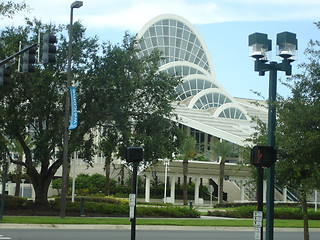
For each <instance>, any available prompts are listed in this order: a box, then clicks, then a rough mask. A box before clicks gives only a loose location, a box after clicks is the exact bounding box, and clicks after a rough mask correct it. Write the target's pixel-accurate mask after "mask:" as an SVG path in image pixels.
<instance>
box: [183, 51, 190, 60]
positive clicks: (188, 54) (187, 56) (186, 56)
mask: <svg viewBox="0 0 320 240" xmlns="http://www.w3.org/2000/svg"><path fill="white" fill-rule="evenodd" d="M189 57H190V53H189V52H186V55H185V57H184V59H185V60H186V61H189Z"/></svg>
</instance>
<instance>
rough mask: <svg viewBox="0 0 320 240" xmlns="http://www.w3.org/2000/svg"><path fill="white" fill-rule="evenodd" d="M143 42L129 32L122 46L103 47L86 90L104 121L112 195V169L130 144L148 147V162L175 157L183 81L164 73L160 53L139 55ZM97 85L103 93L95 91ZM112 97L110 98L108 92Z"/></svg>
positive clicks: (90, 106)
mask: <svg viewBox="0 0 320 240" xmlns="http://www.w3.org/2000/svg"><path fill="white" fill-rule="evenodd" d="M136 46H137V39H136V38H135V37H132V36H130V35H129V34H126V35H125V37H124V39H123V42H122V44H121V45H119V44H116V45H113V44H110V43H105V44H103V46H102V47H103V55H102V56H100V57H98V58H96V59H94V69H93V71H94V72H95V74H96V78H94V79H92V81H91V82H87V83H86V85H84V86H83V89H84V95H87V98H90V102H87V105H86V106H87V108H88V109H90V111H92V109H98V110H99V112H92V113H91V114H94V115H95V116H98V118H100V119H101V120H100V121H98V122H97V124H98V126H99V129H100V130H101V131H100V139H101V140H100V144H99V146H100V148H101V151H102V152H103V153H104V156H105V158H106V160H105V174H106V191H105V192H106V194H109V193H110V165H111V163H112V160H113V159H114V158H115V157H119V156H120V153H121V152H122V151H121V149H122V147H124V146H128V145H137V146H142V147H143V148H144V159H145V161H156V160H157V159H158V158H164V157H169V156H171V154H172V152H174V151H175V148H176V145H177V144H176V142H177V140H176V138H174V136H175V135H176V132H177V131H178V127H177V126H176V125H175V124H172V122H171V120H170V119H171V117H172V115H173V114H172V106H171V102H172V101H173V100H174V99H175V97H176V92H175V87H176V86H177V85H178V83H179V79H177V78H175V77H173V76H169V75H167V74H166V73H164V72H159V68H158V62H159V61H160V59H161V57H160V54H159V52H153V53H152V54H150V56H146V57H138V53H139V49H138V48H136ZM92 87H94V88H95V89H99V91H95V92H94V93H92V92H93V91H92V89H91V88H92ZM106 93H107V94H106Z"/></svg>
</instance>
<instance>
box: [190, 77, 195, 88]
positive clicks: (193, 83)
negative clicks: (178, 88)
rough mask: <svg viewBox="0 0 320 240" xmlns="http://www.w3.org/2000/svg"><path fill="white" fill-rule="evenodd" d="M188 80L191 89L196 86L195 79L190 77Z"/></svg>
mask: <svg viewBox="0 0 320 240" xmlns="http://www.w3.org/2000/svg"><path fill="white" fill-rule="evenodd" d="M189 82H190V86H191V89H196V88H197V80H196V79H192V80H190V81H189Z"/></svg>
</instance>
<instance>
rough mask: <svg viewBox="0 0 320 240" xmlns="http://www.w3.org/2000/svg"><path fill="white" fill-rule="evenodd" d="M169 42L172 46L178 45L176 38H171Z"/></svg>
mask: <svg viewBox="0 0 320 240" xmlns="http://www.w3.org/2000/svg"><path fill="white" fill-rule="evenodd" d="M169 40H170V46H175V45H176V41H175V38H174V37H170V38H169Z"/></svg>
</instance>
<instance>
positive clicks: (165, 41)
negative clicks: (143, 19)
mask: <svg viewBox="0 0 320 240" xmlns="http://www.w3.org/2000/svg"><path fill="white" fill-rule="evenodd" d="M142 40H143V41H141V43H140V49H141V50H142V54H143V55H149V54H150V53H151V52H152V51H153V50H155V49H159V50H160V51H161V52H162V53H163V54H164V57H165V58H164V62H163V63H161V65H164V64H166V63H170V62H174V61H187V62H190V63H193V64H195V65H198V66H200V67H202V68H204V69H205V70H206V71H208V72H210V68H209V63H208V58H207V56H206V54H205V51H204V49H203V47H202V45H201V43H200V41H199V39H198V38H197V36H196V35H195V34H194V32H193V31H192V30H191V29H190V28H189V27H188V26H187V25H186V24H184V23H182V22H180V21H178V20H175V19H163V20H160V21H158V22H156V23H154V24H153V25H152V26H151V27H149V29H147V31H145V33H144V34H143V36H142Z"/></svg>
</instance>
